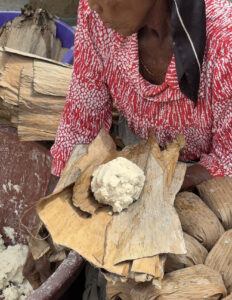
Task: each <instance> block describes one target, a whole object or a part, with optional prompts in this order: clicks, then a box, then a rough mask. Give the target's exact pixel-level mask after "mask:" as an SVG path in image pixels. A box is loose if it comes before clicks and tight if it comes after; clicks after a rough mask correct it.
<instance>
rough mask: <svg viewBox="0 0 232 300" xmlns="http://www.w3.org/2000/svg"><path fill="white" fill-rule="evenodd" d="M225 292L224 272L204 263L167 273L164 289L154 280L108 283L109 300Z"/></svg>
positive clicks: (192, 299) (194, 299)
mask: <svg viewBox="0 0 232 300" xmlns="http://www.w3.org/2000/svg"><path fill="white" fill-rule="evenodd" d="M225 295H226V289H225V286H224V283H223V281H222V278H221V275H220V274H219V273H218V272H216V271H214V270H212V269H211V268H208V267H206V266H204V265H196V266H193V267H189V268H185V269H181V270H178V271H175V272H172V273H168V274H167V275H165V277H164V279H163V281H162V288H161V289H157V288H156V287H155V286H153V285H152V284H151V283H140V284H137V283H135V282H133V281H130V282H128V283H126V284H125V283H120V282H118V283H116V284H114V285H113V284H112V283H111V282H108V283H107V296H108V299H109V300H116V299H117V296H119V297H120V298H121V299H123V300H124V299H125V300H129V299H131V300H132V299H133V300H156V299H157V300H158V299H159V300H180V299H181V300H182V299H184V300H200V299H211V300H216V299H221V297H222V296H225Z"/></svg>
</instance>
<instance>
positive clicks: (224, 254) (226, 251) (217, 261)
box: [205, 229, 232, 293]
mask: <svg viewBox="0 0 232 300" xmlns="http://www.w3.org/2000/svg"><path fill="white" fill-rule="evenodd" d="M231 262H232V229H230V230H228V231H226V232H225V233H224V234H223V235H222V236H221V238H220V239H219V240H218V242H217V243H216V245H215V246H214V247H213V249H212V250H211V251H210V253H209V255H208V256H207V258H206V261H205V264H206V266H208V267H210V268H212V269H214V270H216V271H218V272H219V273H220V274H221V275H222V278H223V280H224V282H225V286H226V288H227V289H228V292H230V293H232V266H231Z"/></svg>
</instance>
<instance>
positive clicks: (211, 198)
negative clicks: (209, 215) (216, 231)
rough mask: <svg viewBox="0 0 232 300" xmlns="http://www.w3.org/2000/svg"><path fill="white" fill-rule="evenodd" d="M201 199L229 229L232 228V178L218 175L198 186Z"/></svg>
mask: <svg viewBox="0 0 232 300" xmlns="http://www.w3.org/2000/svg"><path fill="white" fill-rule="evenodd" d="M197 189H198V191H199V194H200V197H201V199H202V200H203V201H204V202H205V203H206V204H207V205H208V206H209V208H210V209H211V210H212V211H213V212H214V213H215V215H216V216H217V217H218V219H219V220H220V221H221V222H222V225H223V227H224V228H225V229H226V230H228V229H231V228H232V178H230V177H217V178H214V179H211V180H208V181H204V182H203V183H201V184H200V185H198V186H197Z"/></svg>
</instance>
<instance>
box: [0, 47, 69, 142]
mask: <svg viewBox="0 0 232 300" xmlns="http://www.w3.org/2000/svg"><path fill="white" fill-rule="evenodd" d="M71 74H72V67H71V66H69V65H66V64H62V63H59V62H57V61H54V60H50V59H46V58H42V57H40V56H36V55H33V54H27V53H24V52H20V51H16V50H12V49H9V48H4V49H3V48H1V47H0V124H7V125H11V126H14V127H16V128H18V135H19V137H20V139H21V140H24V141H27V140H28V141H40V140H48V141H49V140H54V139H55V135H56V131H57V127H58V124H59V120H60V115H61V112H62V110H63V107H64V104H65V99H66V95H67V93H68V87H69V82H70V78H71Z"/></svg>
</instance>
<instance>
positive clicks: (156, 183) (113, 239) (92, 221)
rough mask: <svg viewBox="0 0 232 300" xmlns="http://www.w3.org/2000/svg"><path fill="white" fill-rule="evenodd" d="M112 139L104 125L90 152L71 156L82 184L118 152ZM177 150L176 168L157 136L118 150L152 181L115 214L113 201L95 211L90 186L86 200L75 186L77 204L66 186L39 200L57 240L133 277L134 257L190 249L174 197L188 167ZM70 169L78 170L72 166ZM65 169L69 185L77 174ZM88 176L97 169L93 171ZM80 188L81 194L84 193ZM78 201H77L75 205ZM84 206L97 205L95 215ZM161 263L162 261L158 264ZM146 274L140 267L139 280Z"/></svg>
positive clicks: (177, 147)
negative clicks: (167, 161) (110, 205)
mask: <svg viewBox="0 0 232 300" xmlns="http://www.w3.org/2000/svg"><path fill="white" fill-rule="evenodd" d="M109 139H110V140H109ZM97 141H98V143H100V145H101V147H100V148H99V147H97V146H96V143H97ZM109 141H110V142H109ZM111 141H112V140H111V138H110V136H109V135H108V133H107V132H106V130H105V129H102V130H101V132H100V134H99V136H98V137H97V138H96V139H95V141H94V142H93V143H92V145H91V146H89V147H88V151H87V154H84V155H82V156H81V155H77V161H75V160H73V159H72V156H71V159H70V161H72V163H73V165H75V168H74V170H75V172H74V173H75V176H76V177H77V181H76V184H77V182H79V180H80V178H82V175H83V174H85V172H86V170H88V168H91V167H92V166H93V165H95V166H97V165H98V164H101V163H102V160H103V159H105V158H104V156H106V157H107V155H109V157H111V156H112V149H115V148H112V145H113V146H114V147H115V144H114V143H113V144H112V142H111ZM94 145H95V146H94ZM174 149H175V151H176V152H177V153H179V150H180V145H179V144H178V143H176V145H175V146H174ZM103 150H104V151H105V152H104V151H103ZM113 151H115V150H113ZM175 151H174V150H173V155H171V157H173V159H172V160H170V163H171V164H173V167H172V168H170V169H168V170H166V169H163V168H162V162H161V161H160V160H159V157H161V158H162V159H163V160H164V161H165V156H163V154H162V151H160V149H159V147H158V145H157V144H156V143H155V140H154V139H150V140H149V141H147V142H141V143H139V144H138V145H136V146H134V147H131V148H127V149H125V151H122V152H119V154H117V155H118V156H126V157H131V160H133V161H134V162H136V163H137V164H138V165H139V166H140V167H141V168H142V169H144V170H145V173H146V174H147V183H146V184H145V187H144V191H143V193H142V195H141V197H140V199H139V200H138V201H137V202H135V203H134V204H133V205H131V206H130V207H129V208H128V209H127V210H125V211H123V212H122V213H120V214H115V215H113V216H111V215H109V212H110V208H108V207H107V206H105V207H104V208H100V207H98V208H97V210H95V208H93V207H92V206H91V205H92V204H91V202H90V201H89V200H90V199H89V194H88V191H86V190H83V191H84V192H83V194H82V196H81V197H83V195H84V197H83V198H82V199H80V195H81V194H80V193H79V191H80V189H78V190H75V197H76V200H77V201H78V206H77V207H75V206H74V205H73V202H72V199H73V189H72V186H69V187H67V188H66V189H65V190H60V189H58V190H57V191H59V192H57V193H56V194H53V195H51V196H49V197H48V198H45V199H42V200H41V201H40V202H39V203H38V205H37V209H38V213H39V216H40V217H41V219H42V220H43V222H44V223H45V225H46V227H47V228H48V230H49V232H50V233H51V235H52V238H53V240H54V242H56V243H58V244H61V245H64V246H66V247H68V248H72V249H74V250H75V251H77V252H78V253H80V255H82V256H83V257H85V258H86V259H87V260H88V261H89V262H91V263H92V264H93V265H95V266H97V267H99V268H102V269H105V270H106V271H108V272H110V273H113V274H116V275H119V276H122V277H127V275H128V274H129V271H130V266H131V262H132V261H133V260H137V259H143V258H148V257H154V256H156V255H158V254H160V253H161V254H163V253H169V252H171V253H176V254H183V253H185V245H184V239H183V233H182V229H181V224H180V221H179V218H178V215H177V213H176V211H175V209H174V206H173V199H174V198H175V195H176V193H177V192H178V190H179V189H180V187H181V185H182V182H183V178H184V174H185V170H186V166H185V165H184V164H181V163H178V162H177V157H178V155H176V154H175V155H174V152H175ZM74 154H75V152H74ZM68 165H69V163H68ZM77 166H78V167H77ZM174 166H175V167H174ZM69 170H72V168H71V167H70V165H69ZM173 170H174V173H173ZM172 173H173V177H172V181H171V183H170V185H169V186H168V178H169V177H170V174H172ZM64 174H66V175H67V176H68V178H69V179H68V181H66V180H65V179H64V178H61V179H62V181H63V183H62V185H60V186H66V184H64V183H66V182H70V178H71V179H73V178H74V177H75V176H74V177H72V176H71V177H70V176H69V174H67V172H66V171H64ZM78 176H79V178H78ZM88 176H91V174H89V173H88ZM62 177H63V176H62ZM85 180H87V181H88V180H90V178H89V177H87V178H86V179H85ZM89 182H90V181H89ZM81 186H82V185H81ZM87 187H88V184H86V185H85V188H87ZM76 192H77V193H79V194H78V195H79V196H78V197H77V194H76ZM85 193H86V196H85ZM84 199H86V200H87V201H89V202H87V201H86V200H84ZM76 203H77V202H76V201H75V205H76ZM86 204H87V205H86ZM83 207H84V208H85V209H86V207H87V208H88V209H92V208H93V210H92V214H89V212H90V210H88V211H86V210H85V209H83ZM151 208H152V209H151ZM82 209H83V210H82ZM61 211H62V214H60V212H61ZM86 212H88V214H86ZM113 221H114V222H113ZM113 223H114V224H113ZM159 266H160V264H158V268H159ZM140 267H141V266H140ZM150 269H151V267H150V265H149V268H148V267H147V260H146V264H144V266H143V269H142V268H141V269H140V270H142V271H141V272H143V270H144V274H147V272H150ZM146 270H147V271H146ZM152 272H153V273H154V274H158V273H159V274H160V275H159V276H160V277H162V276H163V270H162V269H161V268H160V269H157V270H154V269H153V270H152ZM141 275H143V273H137V272H136V276H137V277H136V278H137V279H138V276H141ZM149 276H150V275H149Z"/></svg>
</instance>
